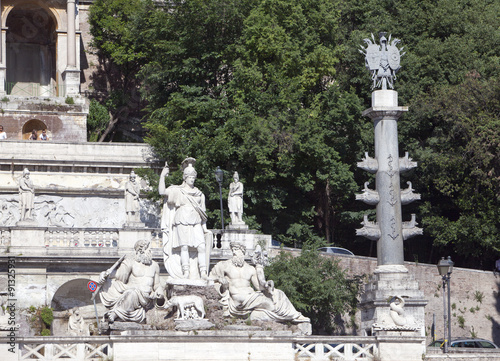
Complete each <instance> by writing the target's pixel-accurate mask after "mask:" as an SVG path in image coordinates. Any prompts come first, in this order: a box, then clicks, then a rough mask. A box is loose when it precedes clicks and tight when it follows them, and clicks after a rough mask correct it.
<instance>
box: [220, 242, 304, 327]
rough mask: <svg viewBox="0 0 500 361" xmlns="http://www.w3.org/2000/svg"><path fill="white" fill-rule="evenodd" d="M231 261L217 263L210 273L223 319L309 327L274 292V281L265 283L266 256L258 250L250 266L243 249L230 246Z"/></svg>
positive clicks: (282, 293) (283, 298)
mask: <svg viewBox="0 0 500 361" xmlns="http://www.w3.org/2000/svg"><path fill="white" fill-rule="evenodd" d="M231 251H232V252H233V257H232V258H231V259H229V260H227V261H220V262H219V263H217V264H216V265H215V266H214V268H213V269H212V271H211V272H210V278H211V279H213V280H214V282H216V285H217V284H218V288H219V292H220V294H221V295H222V300H221V303H222V305H223V307H224V315H225V316H233V317H247V316H250V319H251V320H257V321H277V322H291V323H309V322H310V320H309V318H307V317H304V316H303V315H302V314H301V313H300V312H298V311H297V310H296V309H295V307H294V306H293V305H292V303H291V302H290V300H289V299H288V297H287V296H286V295H285V293H284V292H283V291H281V290H279V289H276V288H274V283H273V281H266V279H265V276H264V266H265V264H266V262H267V257H266V255H265V254H264V253H263V252H262V251H261V249H260V246H257V248H256V250H255V252H254V255H253V263H254V264H255V266H251V265H250V264H248V263H247V262H245V251H246V248H245V246H244V245H242V244H239V243H236V242H231Z"/></svg>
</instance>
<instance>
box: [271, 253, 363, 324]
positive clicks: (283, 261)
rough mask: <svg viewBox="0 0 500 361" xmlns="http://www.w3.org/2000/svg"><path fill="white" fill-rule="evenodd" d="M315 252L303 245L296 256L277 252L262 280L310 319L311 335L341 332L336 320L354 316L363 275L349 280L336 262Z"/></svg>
mask: <svg viewBox="0 0 500 361" xmlns="http://www.w3.org/2000/svg"><path fill="white" fill-rule="evenodd" d="M315 249H316V247H315V246H314V245H312V244H307V245H305V247H304V248H303V250H302V252H301V253H300V255H299V256H297V257H295V256H293V255H292V254H291V253H289V252H286V251H281V252H280V254H279V255H278V256H277V257H275V258H274V259H273V260H272V262H271V264H270V265H269V266H268V267H266V268H265V270H264V271H265V274H266V278H267V279H270V280H273V281H274V282H275V286H276V288H278V289H280V290H282V291H283V292H285V294H286V295H287V296H288V298H289V299H290V301H291V302H292V303H293V305H294V306H295V308H296V309H297V310H299V311H300V312H302V314H304V315H305V316H307V317H309V318H310V319H311V323H312V326H313V332H314V333H315V334H318V333H323V332H326V333H327V334H331V333H332V332H335V333H342V331H343V327H342V324H337V323H336V320H337V322H338V320H339V316H344V315H351V316H353V315H354V314H355V313H356V309H357V304H358V295H359V293H360V286H361V281H362V279H363V276H362V275H360V276H354V277H349V276H348V275H347V274H346V272H345V270H342V269H341V268H340V266H339V265H338V261H337V260H334V259H332V258H331V257H324V256H321V255H320V254H319V252H317V251H316V250H315ZM351 322H352V321H351ZM350 326H355V325H350Z"/></svg>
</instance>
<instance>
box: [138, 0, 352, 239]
mask: <svg viewBox="0 0 500 361" xmlns="http://www.w3.org/2000/svg"><path fill="white" fill-rule="evenodd" d="M204 4H205V5H199V3H198V2H196V1H192V2H190V1H187V2H183V3H182V4H178V6H177V7H176V8H175V10H173V11H172V12H171V13H169V14H168V16H167V17H166V18H165V21H164V24H170V22H171V21H173V22H174V24H175V26H174V28H175V29H176V33H177V36H174V37H173V38H172V37H169V38H168V41H167V39H165V42H164V43H162V44H164V45H165V49H166V52H165V54H169V55H170V56H166V57H162V62H160V61H157V62H154V63H152V64H149V65H148V66H147V67H145V68H144V69H145V70H144V73H143V74H144V75H145V77H144V81H145V83H146V84H153V86H152V87H151V88H150V89H155V91H154V92H152V93H153V95H152V97H151V98H148V99H149V100H150V104H161V103H162V102H165V104H164V105H163V106H161V107H159V108H156V109H155V110H154V111H153V112H152V114H151V117H150V121H149V122H148V124H147V126H148V128H149V129H150V134H151V136H150V137H149V138H148V139H147V141H148V142H150V144H152V145H153V146H154V147H155V149H156V150H157V151H158V152H159V154H161V155H162V156H163V157H165V158H166V159H169V161H173V164H179V163H180V161H181V160H182V158H184V157H185V156H187V155H191V156H195V157H196V158H197V159H198V160H199V161H200V164H201V163H202V162H203V163H204V164H207V165H208V167H207V168H208V169H207V171H208V172H209V174H211V173H212V172H213V169H214V168H215V166H216V165H220V166H222V168H224V169H227V170H228V171H233V170H238V171H239V172H240V173H241V174H242V176H243V181H244V182H245V184H246V189H247V191H246V194H245V196H246V198H245V199H246V203H247V207H246V209H247V212H246V213H248V214H255V215H256V217H257V218H256V220H257V222H258V223H259V224H261V225H262V230H263V231H264V232H268V233H273V234H276V236H277V238H279V239H280V240H281V241H283V242H286V243H287V244H295V245H299V244H300V243H301V242H303V241H305V240H308V239H313V238H315V237H318V235H319V236H326V238H327V239H328V240H329V241H330V242H333V241H334V240H335V238H336V235H337V234H339V233H340V231H337V226H338V225H339V224H340V221H339V219H340V216H341V215H342V206H343V205H345V204H346V203H349V202H350V200H351V199H352V197H351V194H352V192H353V190H354V189H355V187H356V184H355V182H354V179H353V168H354V167H353V165H352V164H353V163H352V160H353V159H354V158H355V157H356V153H360V151H359V148H360V143H361V142H360V140H359V137H357V134H359V131H360V129H361V125H360V124H361V123H360V122H358V119H359V113H360V103H359V101H358V98H357V97H356V96H355V95H354V94H352V93H349V92H345V91H340V90H339V89H338V86H337V85H336V84H335V81H334V79H335V64H336V63H337V62H338V57H339V54H340V52H341V47H337V46H336V37H335V34H336V30H337V23H338V16H339V14H338V11H337V10H336V7H335V4H334V3H331V2H329V1H320V2H318V1H296V0H281V1H259V2H258V3H256V4H254V6H253V7H250V6H249V5H248V4H247V5H245V6H243V5H240V7H239V8H238V7H236V9H237V10H232V11H233V14H238V15H239V16H236V15H233V16H228V19H231V20H233V21H234V22H233V23H232V24H230V25H228V24H226V25H225V26H226V28H227V29H233V30H232V31H226V32H224V36H223V37H222V38H221V39H219V40H218V41H213V40H210V41H201V38H199V36H202V35H203V34H206V33H207V32H208V33H211V34H212V33H213V31H209V30H210V29H213V28H220V26H221V25H220V24H219V22H220V21H221V19H220V17H215V16H210V15H211V14H212V13H211V11H213V10H210V11H208V9H217V6H216V5H217V4H219V3H218V2H217V1H213V2H208V3H204ZM193 8H196V9H198V10H199V9H202V10H203V11H205V13H207V16H200V14H199V12H194V15H193V11H194V10H193ZM243 14H246V16H243ZM193 16H196V17H198V18H202V19H204V20H203V21H201V22H200V24H199V25H194V26H193ZM169 17H172V18H173V19H172V20H169ZM223 20H224V19H223ZM171 26H173V25H165V29H166V30H165V34H170V32H169V29H170V27H171ZM198 27H200V29H199V30H198ZM156 33H157V34H162V31H157V32H156ZM221 33H222V32H221ZM179 34H180V35H179ZM193 34H195V35H193ZM181 35H182V36H181ZM203 36H205V35H203ZM187 39H189V41H188V40H187ZM193 39H199V40H200V41H193ZM174 44H175V46H174ZM193 47H195V48H194V49H193ZM172 49H173V50H175V53H172V51H173V50H172ZM214 54H218V55H217V56H214ZM195 56H196V59H194V57H195ZM163 58H164V60H163ZM199 59H207V60H206V61H205V62H200V61H199ZM166 64H168V66H167V65H166ZM181 67H182V69H181ZM152 68H153V69H154V71H151V69H152ZM217 69H219V70H217ZM160 73H161V74H162V75H161V76H160V75H158V74H160ZM172 79H176V81H175V82H174V81H173V80H172ZM158 84H160V85H158ZM161 86H163V88H161ZM146 88H147V87H146ZM158 89H166V91H165V92H158V91H157V90H158ZM146 92H148V94H149V93H151V92H150V90H149V89H147V90H146ZM156 94H160V95H156ZM148 96H149V95H148ZM158 96H161V97H162V99H163V100H161V101H160V100H159V98H158ZM330 107H335V109H332V108H330ZM344 151H345V153H342V155H341V154H340V152H344ZM346 161H348V163H347V162H346ZM200 173H201V172H200ZM203 182H204V181H203V180H200V183H202V184H203ZM209 182H212V183H213V181H212V180H211V179H210V180H209ZM212 187H213V186H212ZM206 189H210V187H209V184H208V183H207V184H206ZM212 189H213V188H212ZM212 193H213V195H212V196H210V197H209V200H210V199H211V200H213V201H214V203H213V204H214V205H216V203H215V201H216V200H217V199H218V197H217V194H216V193H215V194H214V192H212ZM214 208H215V209H217V207H216V206H215V207H214ZM339 228H340V227H339ZM351 232H352V231H351Z"/></svg>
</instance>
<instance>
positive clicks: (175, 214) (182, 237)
mask: <svg viewBox="0 0 500 361" xmlns="http://www.w3.org/2000/svg"><path fill="white" fill-rule="evenodd" d="M195 163H196V160H195V159H194V158H186V159H185V160H184V161H183V162H182V168H183V180H184V181H183V182H182V184H181V185H171V186H170V187H168V188H166V187H165V177H166V176H168V174H169V168H168V165H167V164H165V167H164V168H163V171H162V172H161V175H160V184H159V186H158V191H159V193H160V195H162V196H164V201H163V213H162V217H161V228H162V231H163V243H164V246H163V260H164V263H165V268H166V270H167V272H168V273H169V275H170V276H171V277H172V278H174V279H188V278H189V279H207V278H208V276H207V267H208V265H209V264H210V252H211V248H212V240H213V236H212V233H211V232H210V231H208V229H207V214H206V213H205V196H204V194H203V193H202V192H201V191H200V190H199V189H198V188H196V187H195V186H194V182H195V180H196V176H197V173H196V170H195V169H194V164H195Z"/></svg>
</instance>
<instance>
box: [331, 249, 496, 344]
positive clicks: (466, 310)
mask: <svg viewBox="0 0 500 361" xmlns="http://www.w3.org/2000/svg"><path fill="white" fill-rule="evenodd" d="M325 257H332V258H335V259H338V260H339V262H340V265H341V266H342V267H343V268H344V269H346V271H347V272H348V273H349V274H352V275H361V274H366V275H370V274H372V273H373V271H374V270H375V268H376V267H377V259H376V258H370V257H359V256H356V257H353V256H340V255H339V256H337V255H336V256H326V255H325ZM405 266H406V267H407V268H408V270H409V272H410V274H412V275H414V277H415V279H416V280H417V281H418V283H419V285H420V289H421V290H422V291H423V292H424V295H425V298H426V299H427V300H428V304H427V306H426V307H425V325H426V327H425V328H426V329H425V332H426V337H427V341H428V343H430V341H431V340H432V333H431V325H432V322H433V317H434V315H435V320H436V331H435V335H436V338H443V324H444V320H443V290H442V286H441V285H442V281H441V276H440V275H439V273H438V270H437V267H436V265H429V264H422V263H415V262H406V263H405ZM458 266H459V265H458ZM499 292H500V276H495V275H494V274H493V272H488V271H479V270H473V269H467V268H460V267H454V268H453V273H452V275H451V304H452V310H451V313H452V316H451V322H452V323H451V325H452V331H451V332H452V337H453V338H455V337H471V336H472V334H473V333H474V334H475V336H476V337H479V338H485V339H488V340H492V341H493V342H495V343H496V344H497V345H500V300H499ZM446 297H447V296H446ZM358 319H359V316H358Z"/></svg>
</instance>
